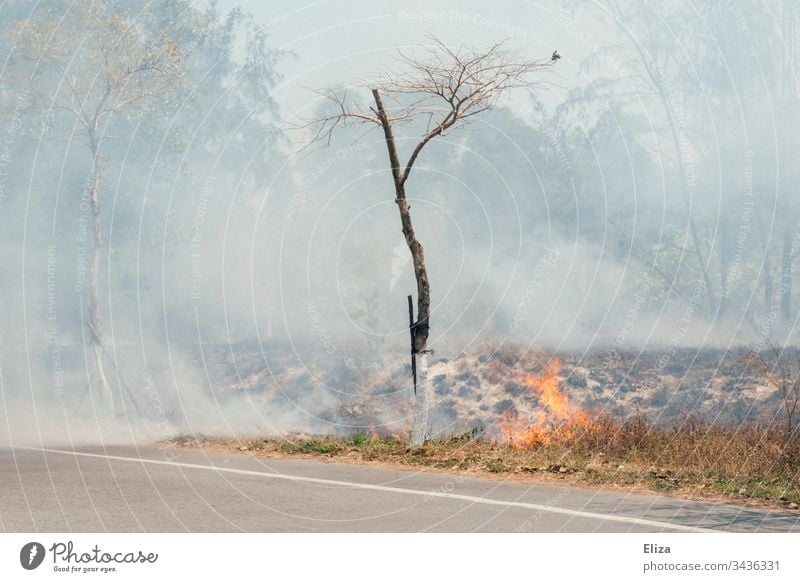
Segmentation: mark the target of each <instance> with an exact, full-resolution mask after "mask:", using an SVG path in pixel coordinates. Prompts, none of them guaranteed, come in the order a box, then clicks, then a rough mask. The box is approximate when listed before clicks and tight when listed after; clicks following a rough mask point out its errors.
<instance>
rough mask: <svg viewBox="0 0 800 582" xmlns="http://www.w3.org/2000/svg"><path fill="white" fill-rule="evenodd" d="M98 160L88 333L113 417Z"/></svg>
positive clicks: (93, 191) (93, 189)
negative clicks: (103, 300)
mask: <svg viewBox="0 0 800 582" xmlns="http://www.w3.org/2000/svg"><path fill="white" fill-rule="evenodd" d="M98 163H99V160H98V158H97V154H96V153H95V160H94V181H93V182H92V187H91V191H90V199H91V206H92V226H93V230H94V253H93V255H92V265H91V269H90V270H89V297H90V299H89V331H90V334H91V338H92V345H93V348H94V364H95V371H96V372H97V381H98V383H99V385H100V393H101V394H102V397H103V399H104V400H105V404H106V406H107V407H108V411H109V412H110V414H111V415H112V416H113V415H114V393H113V392H112V391H111V385H110V384H109V382H108V377H107V376H106V372H105V359H104V353H103V352H104V350H103V324H102V319H101V311H100V262H101V259H102V253H103V231H102V229H101V225H100V169H99V167H98Z"/></svg>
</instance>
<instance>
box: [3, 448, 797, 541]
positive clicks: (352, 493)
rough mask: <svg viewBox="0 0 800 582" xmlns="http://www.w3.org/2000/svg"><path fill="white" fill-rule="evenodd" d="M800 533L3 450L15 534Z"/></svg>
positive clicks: (312, 465)
mask: <svg viewBox="0 0 800 582" xmlns="http://www.w3.org/2000/svg"><path fill="white" fill-rule="evenodd" d="M704 530H717V531H722V530H728V531H759V532H762V531H763V532H778V531H781V532H784V531H785V532H788V531H794V532H800V515H798V514H797V513H784V512H780V511H762V510H754V509H745V508H741V507H737V506H732V505H720V504H712V503H701V502H694V501H684V500H681V499H676V498H669V497H662V496H656V495H634V494H629V493H619V492H609V491H593V490H588V489H579V488H572V487H559V486H551V485H531V484H526V483H519V482H514V481H510V480H493V479H481V478H474V477H464V476H460V475H453V474H444V473H425V472H416V471H405V470H399V469H394V468H386V467H376V466H365V465H354V464H344V463H328V462H322V461H316V460H305V459H269V458H259V457H251V456H249V455H246V454H223V453H209V452H206V451H202V450H197V449H180V448H169V447H166V446H162V447H160V448H159V447H158V446H155V445H151V446H144V447H136V446H119V447H106V448H100V447H94V448H92V447H86V448H80V449H77V450H75V451H72V450H69V449H68V448H48V449H37V448H23V447H13V448H12V447H9V446H6V445H0V531H6V532H34V531H46V532H55V531H58V532H96V531H99V532H106V531H107V532H184V531H190V532H227V531H233V532H684V531H686V532H690V531H704Z"/></svg>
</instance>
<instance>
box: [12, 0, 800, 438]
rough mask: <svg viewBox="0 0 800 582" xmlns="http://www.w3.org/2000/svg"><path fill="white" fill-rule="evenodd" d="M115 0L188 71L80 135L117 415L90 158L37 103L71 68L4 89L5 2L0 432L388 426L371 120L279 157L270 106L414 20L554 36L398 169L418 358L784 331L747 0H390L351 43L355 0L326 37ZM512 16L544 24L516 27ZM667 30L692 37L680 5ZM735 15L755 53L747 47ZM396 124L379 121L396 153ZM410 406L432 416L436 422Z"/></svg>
mask: <svg viewBox="0 0 800 582" xmlns="http://www.w3.org/2000/svg"><path fill="white" fill-rule="evenodd" d="M68 4H69V3H64V2H55V1H54V2H51V3H49V4H48V6H50V5H52V6H51V8H53V9H54V10H55V11H56V12H57V11H58V10H62V11H63V10H65V9H66V8H67V7H68ZM117 4H118V5H119V6H118V8H126V7H127V9H128V11H129V15H130V16H129V17H130V18H131V19H132V20H133V21H136V22H137V23H139V24H140V25H142V26H149V27H160V30H162V31H166V32H165V33H169V34H172V35H174V38H175V39H176V43H177V48H178V50H180V51H182V53H183V54H184V55H186V57H185V58H186V61H187V72H186V79H185V82H184V83H183V84H181V85H180V86H178V84H177V83H176V93H175V94H173V95H170V97H169V99H166V98H165V99H163V100H162V102H160V103H156V104H154V105H153V106H152V108H151V109H150V110H146V111H141V112H138V113H137V114H136V115H131V116H128V117H125V116H123V115H121V114H120V115H118V116H114V117H112V118H111V120H110V121H109V122H108V125H107V126H105V127H104V128H103V132H104V133H103V136H104V146H103V149H102V151H103V155H102V167H103V180H102V187H101V192H102V200H101V211H100V212H101V222H102V225H103V238H104V242H105V247H104V249H103V255H102V268H101V277H100V294H99V296H100V303H101V308H102V320H103V325H104V333H105V339H106V348H107V350H108V356H107V358H108V362H109V363H111V362H113V365H111V366H110V372H109V373H110V375H111V384H112V388H113V393H114V400H115V401H114V406H113V410H111V407H110V405H109V403H108V402H106V401H104V400H103V399H102V398H101V395H100V391H99V390H98V387H97V377H96V373H95V371H94V362H93V355H92V350H91V341H92V338H91V337H90V335H89V331H88V329H87V313H88V310H89V302H90V297H89V292H88V285H89V279H88V278H89V273H90V268H91V261H92V250H93V246H92V232H91V228H92V227H91V208H90V205H89V200H88V199H87V193H88V190H87V184H88V182H89V180H90V177H91V169H92V158H91V156H90V155H89V154H88V153H87V152H88V149H87V144H86V140H85V135H84V134H83V133H82V132H81V129H80V127H79V123H76V122H75V120H74V119H71V118H69V116H68V115H66V114H65V115H61V113H62V112H61V110H57V109H42V108H41V103H42V100H43V99H44V102H48V103H61V101H59V100H58V99H57V96H58V95H62V96H63V94H64V93H63V92H64V91H68V87H67V86H66V85H65V83H66V82H67V81H69V80H70V77H69V76H68V75H67V76H64V75H58V74H56V73H53V72H49V73H42V74H41V75H40V76H38V77H37V78H36V83H35V84H30V83H29V84H26V83H23V82H21V81H20V79H21V78H24V77H25V75H24V71H25V70H26V69H25V63H24V62H23V61H19V62H15V61H14V59H11V58H7V57H10V56H12V55H13V54H14V53H13V51H14V49H15V47H16V46H17V45H16V44H15V43H18V42H21V41H19V40H18V39H16V40H15V37H14V33H13V31H14V30H15V27H16V26H17V25H20V26H22V25H25V23H31V22H34V21H35V20H36V19H38V18H43V14H44V12H43V11H39V10H38V9H37V10H33V12H31V9H30V8H26V7H25V3H20V2H12V3H6V5H4V7H3V8H0V21H2V22H3V23H5V24H4V26H3V28H4V32H3V36H2V37H1V38H0V48H2V51H3V52H2V55H3V62H4V63H5V64H4V65H2V66H0V67H2V68H0V76H2V77H3V78H4V80H3V87H4V89H3V90H2V106H3V108H4V111H5V112H6V114H5V115H4V116H3V119H2V121H1V122H0V220H1V221H2V226H0V237H1V238H2V245H0V269H1V270H0V275H1V276H2V283H0V305H2V308H0V322H1V323H2V327H3V330H4V333H3V334H2V335H1V336H0V383H1V387H2V399H0V407H2V423H1V424H0V440H2V441H3V442H14V443H26V444H29V443H39V442H45V443H50V442H67V443H73V444H79V443H86V442H102V443H106V444H108V443H116V442H131V441H138V440H147V441H152V440H158V439H165V438H168V437H170V436H174V435H176V434H181V433H192V434H199V433H208V434H226V435H244V434H254V433H258V434H269V435H287V434H293V433H308V434H312V433H314V434H316V433H328V434H348V433H352V432H355V431H360V430H364V431H369V430H377V431H382V432H388V433H393V432H394V433H404V431H406V430H407V429H408V422H409V418H410V414H411V409H410V402H411V385H410V376H409V364H408V343H409V338H408V314H407V311H406V296H407V295H414V296H416V283H415V280H414V276H413V272H412V268H411V261H410V256H409V254H408V250H407V248H406V246H405V241H404V239H403V235H402V233H401V231H400V221H399V217H398V214H397V207H396V204H395V203H394V201H393V199H392V197H393V188H392V183H391V178H390V173H389V168H388V160H387V156H386V152H385V147H384V144H383V137H382V135H380V132H377V131H369V132H366V133H365V132H363V131H355V130H352V131H351V130H349V129H347V128H343V129H342V131H338V132H337V133H336V134H335V135H334V139H333V140H332V142H331V143H330V144H329V145H328V146H327V147H323V148H319V149H304V150H299V149H298V148H297V147H296V146H297V141H299V140H297V139H296V137H297V136H296V135H294V134H292V133H291V132H289V131H287V130H286V127H288V126H290V125H292V123H295V124H296V123H297V120H298V119H299V118H301V117H303V116H308V115H311V114H313V113H314V112H318V111H320V108H321V107H322V105H321V103H320V102H319V100H318V95H316V94H315V93H314V92H312V91H308V90H305V89H303V87H325V86H327V85H333V84H334V82H338V83H339V84H343V85H344V86H345V87H346V86H347V84H348V83H350V82H351V81H352V82H356V81H357V80H358V79H357V77H358V73H360V72H361V71H362V70H363V71H364V72H369V71H372V72H380V71H381V70H382V68H384V67H386V66H388V65H389V64H391V63H394V61H392V60H391V55H392V54H394V52H395V45H398V46H404V45H405V44H410V45H413V44H415V43H418V42H422V41H421V38H419V37H418V36H417V35H418V34H419V33H418V30H419V28H420V21H422V22H424V24H425V27H426V28H428V29H429V30H430V31H431V32H433V33H435V34H437V35H439V36H441V38H443V39H444V41H445V42H449V43H452V44H454V45H459V44H462V43H466V44H470V45H475V46H478V47H481V46H484V45H489V44H491V43H492V42H495V41H497V40H499V39H500V38H501V37H502V36H504V35H503V34H501V33H506V34H505V36H507V35H509V34H510V35H511V37H512V38H511V39H510V41H509V42H510V43H512V44H514V45H515V46H523V47H524V51H525V54H526V55H528V56H530V58H541V57H547V56H548V55H549V54H550V53H551V52H552V50H554V49H555V48H558V50H559V52H560V53H561V54H562V55H563V57H564V58H563V59H562V60H561V61H559V63H558V68H557V69H556V75H555V77H554V78H552V79H546V80H545V81H546V83H545V84H543V85H542V86H541V87H540V88H536V89H535V90H534V91H532V92H525V91H515V92H513V93H511V94H510V96H509V97H508V98H507V99H504V100H503V101H502V102H501V103H498V106H499V107H498V109H497V110H496V111H493V112H491V113H489V114H487V115H485V116H481V117H476V118H475V119H474V121H473V123H471V124H470V125H469V126H468V127H466V128H465V129H464V130H463V131H461V132H453V133H450V134H447V135H444V136H441V137H440V138H437V139H435V140H433V141H432V142H431V143H430V146H429V147H427V148H426V149H425V151H424V153H423V155H422V156H421V157H420V158H419V162H418V164H417V165H416V166H415V168H414V170H413V173H412V176H411V178H410V179H409V181H408V183H407V194H408V197H409V199H410V203H411V206H412V214H413V218H414V225H415V228H416V231H417V234H418V236H419V238H420V240H421V242H422V243H423V245H424V248H425V252H426V259H427V263H428V268H429V273H430V279H431V287H432V296H433V313H432V317H431V339H430V344H431V347H432V348H433V349H434V350H435V359H436V361H437V362H438V364H435V365H439V366H440V367H441V368H442V370H445V368H446V367H447V366H448V365H450V363H449V362H451V361H456V360H458V358H463V357H465V355H470V354H477V353H484V351H485V350H486V349H487V346H509V345H510V346H517V347H519V348H520V349H522V350H523V352H532V351H535V350H543V349H546V350H552V351H564V352H574V353H577V354H581V355H585V354H590V353H593V352H603V351H607V352H608V351H612V352H625V351H664V352H665V353H669V352H670V350H677V349H684V348H694V349H696V350H700V349H704V348H709V347H720V348H723V349H733V348H735V347H736V346H742V345H748V344H751V343H756V344H757V345H764V344H765V343H766V342H767V341H769V340H777V341H780V342H786V343H793V342H795V341H796V334H797V330H796V322H797V317H798V313H800V311H798V309H797V281H796V278H797V276H796V271H797V269H796V267H795V263H796V259H797V254H798V253H797V249H798V248H800V244H798V242H797V241H798V240H800V234H798V233H800V209H798V207H797V204H796V203H795V201H794V198H793V197H792V194H793V184H796V183H797V179H796V178H797V175H796V173H797V170H796V167H795V166H796V164H794V163H793V160H795V159H797V154H798V147H799V146H800V144H799V143H798V140H797V137H796V136H795V135H793V133H792V131H791V130H790V129H789V128H791V127H793V126H796V123H794V122H797V121H798V111H800V110H798V109H797V107H796V106H794V105H796V99H797V87H796V82H795V81H796V78H797V76H796V75H795V74H794V70H795V69H794V66H795V64H796V62H797V60H796V59H797V48H796V47H794V46H789V44H786V43H789V41H788V40H784V37H783V36H781V34H780V29H779V27H780V26H781V25H780V22H777V21H773V20H772V19H771V17H770V15H769V14H768V13H767V11H766V10H764V9H763V7H761V6H759V5H757V4H756V3H746V2H742V3H736V6H737V10H736V11H735V12H734V13H733V14H731V15H729V17H728V18H727V19H723V20H714V18H715V17H714V15H715V14H717V12H715V10H717V8H719V6H717V4H716V3H711V4H713V5H714V7H712V6H711V4H709V7H708V8H703V7H697V6H695V5H694V4H693V3H689V2H678V3H676V4H674V5H670V6H669V7H662V8H660V10H663V11H664V13H663V14H658V15H654V14H651V13H649V12H647V10H645V9H644V8H639V9H635V7H636V3H624V4H626V5H628V4H630V6H629V7H630V8H631V9H630V11H629V12H628V13H626V15H625V17H624V18H621V19H614V18H610V17H608V18H607V17H604V16H603V15H602V14H599V13H595V12H593V10H592V8H591V6H587V7H583V6H578V5H580V4H581V3H567V4H568V5H561V4H559V5H558V6H557V7H556V8H555V9H554V10H552V11H551V12H550V13H549V14H550V16H549V17H547V15H546V14H545V13H536V14H535V15H533V14H530V15H531V16H536V18H530V19H523V18H516V19H515V17H514V15H513V14H509V13H507V12H506V8H505V7H503V8H501V7H496V6H489V5H488V4H486V3H484V2H470V3H467V5H466V6H462V5H460V7H459V8H457V9H454V10H451V9H450V8H451V7H450V6H449V5H448V6H445V4H446V3H443V9H442V10H441V11H438V10H437V11H435V15H434V16H432V14H434V13H433V12H430V13H428V12H426V13H422V12H417V11H416V8H415V5H414V3H412V4H410V5H408V6H406V7H404V9H403V11H400V12H399V13H398V14H394V15H392V16H391V18H390V20H391V26H390V28H389V30H391V31H392V34H393V35H396V36H392V37H391V38H385V35H384V34H383V33H380V34H379V33H378V25H369V26H372V27H373V28H372V29H370V30H369V31H367V34H365V35H358V34H350V33H348V32H347V30H348V29H347V28H346V26H347V25H348V24H347V22H348V20H349V19H350V17H349V16H348V15H340V16H335V15H330V14H328V16H326V18H334V21H335V22H341V23H342V25H343V26H345V28H343V29H342V31H341V32H338V33H337V34H342V35H345V36H347V37H348V38H347V39H346V42H345V45H344V47H345V48H343V49H341V50H342V51H345V52H343V53H342V54H338V53H337V52H336V51H334V50H332V49H331V48H330V47H332V46H339V45H334V44H331V43H330V42H329V41H330V39H329V38H328V37H327V36H326V35H327V34H331V33H329V32H321V33H320V34H319V36H318V37H317V38H311V39H308V38H306V36H307V35H305V34H304V32H303V31H304V30H305V29H304V28H302V27H303V26H304V25H306V24H305V23H306V22H307V21H304V22H303V23H301V22H299V21H297V20H295V19H294V18H295V17H292V18H289V19H288V20H287V21H286V22H285V25H283V26H282V27H281V28H280V30H274V31H273V30H272V28H275V27H270V26H269V22H271V21H272V20H273V19H274V18H275V17H276V16H277V13H275V14H272V13H269V10H270V9H269V8H261V7H254V8H253V10H257V11H259V12H257V13H256V14H255V15H254V16H253V17H252V19H251V18H250V17H248V16H246V15H243V14H240V13H234V14H233V15H228V14H227V13H226V12H225V11H224V10H218V11H217V10H213V9H206V8H205V7H204V6H201V5H200V4H190V3H174V4H175V6H173V7H172V8H169V7H167V6H166V5H165V6H161V5H157V4H158V3H154V5H153V6H152V7H150V8H149V9H148V10H150V11H151V12H147V11H144V12H142V11H140V10H138V9H137V8H136V7H135V6H134V5H133V3H127V2H121V3H117ZM129 4H130V5H129ZM165 4H168V3H165ZM723 4H726V5H727V4H730V3H723ZM715 7H716V8H715ZM42 10H44V9H42ZM275 10H277V9H275ZM321 10H322V9H321ZM324 10H328V9H327V8H325V9H324ZM324 10H323V11H324ZM365 10H368V8H366V7H365ZM519 10H523V11H526V12H525V13H526V14H528V12H529V11H534V10H535V8H533V7H525V8H520V9H519ZM702 10H706V12H703V14H701V15H700V18H695V17H696V16H697V14H696V11H702ZM262 11H263V12H262ZM306 12H307V11H306ZM425 14H428V15H427V16H426V15H425ZM309 17H310V18H312V19H313V18H322V17H323V15H322V14H315V15H310V16H309ZM657 17H658V18H657ZM790 17H791V18H794V19H795V20H796V18H797V15H788V16H787V18H790ZM548 18H549V20H548ZM791 18H790V19H791ZM528 20H530V21H531V22H541V24H539V25H537V26H538V27H540V29H538V28H537V29H536V30H529V29H528V28H527V27H522V28H520V27H521V25H519V24H517V23H518V22H523V21H526V22H527V21H528ZM686 22H699V23H705V24H706V25H707V26H708V27H710V28H709V29H702V27H700V24H697V25H696V26H697V27H695V25H692V26H688V25H687V26H683V27H681V26H678V27H675V26H674V24H675V23H686ZM192 23H199V24H197V28H199V29H201V30H202V32H203V33H202V34H201V33H196V32H195V33H193V32H192V30H196V28H192V26H190V24H192ZM257 25H264V26H266V31H267V36H266V37H260V36H258V34H257V30H259V28H258V26H257ZM744 25H746V26H747V27H748V30H747V32H748V34H747V35H745V36H744V37H743V38H744V39H745V40H744V41H741V42H740V36H741V33H742V31H741V27H742V26H744ZM351 26H352V27H355V29H358V30H361V27H364V26H367V25H365V24H363V22H362V21H361V20H359V22H358V23H356V22H352V23H351ZM531 26H533V25H531ZM327 29H330V30H338V29H336V27H327V28H326V30H327ZM380 30H383V28H381V29H380ZM545 31H547V32H545ZM193 34H194V36H193ZM273 34H274V36H271V35H273ZM756 36H758V38H760V39H764V40H765V44H764V46H761V44H760V41H759V44H758V45H756V43H755V40H753V43H752V44H753V47H754V50H753V51H750V52H748V51H743V50H742V49H741V46H740V45H741V43H742V42H744V43H745V44H747V43H749V42H750V41H749V40H748V39H751V38H752V39H754V38H755V37H756ZM264 38H265V39H266V40H264ZM619 39H622V40H623V41H624V42H623V43H622V44H620V43H619V42H617V41H618V40H619ZM665 39H666V40H665ZM78 40H79V39H75V40H74V42H75V43H78ZM256 40H264V42H265V43H266V44H265V45H264V44H260V43H259V42H255V41H256ZM528 41H530V42H528ZM556 41H558V45H557V46H554V44H553V43H554V42H556ZM612 41H613V42H612ZM61 42H62V45H63V46H67V47H70V46H71V45H70V42H71V41H69V42H66V44H64V39H61ZM782 43H784V44H785V46H784V44H782ZM665 46H670V47H673V50H666V49H665V48H664V47H665ZM75 50H76V51H77V50H78V45H77V44H75ZM259 50H261V51H262V52H260V53H259V52H258V51H259ZM288 50H291V52H293V53H294V55H295V56H294V57H293V56H291V55H290V54H288ZM337 50H339V49H337ZM264 51H265V52H264ZM665 51H666V52H665ZM364 54H369V55H370V57H369V58H367V57H364V56H363V55H364ZM732 63H735V66H733V65H732ZM655 65H657V67H655ZM392 66H396V63H394V64H392ZM654 67H655V68H654ZM20 75H21V76H20ZM254 87H257V88H259V89H258V91H260V92H255V89H253V88H254ZM349 91H350V92H351V94H352V99H354V100H358V99H365V98H367V97H368V95H364V94H361V93H359V91H358V90H357V89H356V88H350V89H349ZM43 96H44V97H43ZM48 100H49V101H48ZM64 102H67V101H64ZM70 119H71V121H70ZM419 129H420V128H418V127H416V126H414V125H410V126H403V127H399V128H398V139H399V141H400V144H401V150H402V153H403V154H407V153H408V152H409V151H410V149H411V148H412V147H413V145H414V144H415V143H416V139H418V133H419ZM476 365H482V364H476ZM447 370H449V368H448V369H447ZM447 370H445V371H443V372H441V374H440V375H441V376H443V377H448V378H449V377H450V376H448V374H451V372H452V370H450V371H447ZM432 374H433V376H436V374H434V373H433V372H432ZM453 374H455V372H453ZM459 381H460V382H463V380H459ZM442 390H443V391H444V390H445V389H444V388H442ZM432 414H433V415H434V417H433V419H432V422H433V424H434V425H435V426H437V427H439V428H438V429H437V430H439V431H441V432H444V431H446V430H448V429H449V427H452V426H453V425H454V424H456V423H457V421H458V419H457V418H455V416H457V415H454V414H451V413H449V412H446V411H443V410H442V409H438V410H434V411H433V412H432ZM436 415H439V416H438V417H437V416H436Z"/></svg>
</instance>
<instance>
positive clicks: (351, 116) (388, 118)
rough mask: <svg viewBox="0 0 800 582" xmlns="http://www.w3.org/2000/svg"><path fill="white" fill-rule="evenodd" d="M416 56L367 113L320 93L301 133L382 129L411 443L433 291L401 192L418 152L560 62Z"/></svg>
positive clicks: (417, 425)
mask: <svg viewBox="0 0 800 582" xmlns="http://www.w3.org/2000/svg"><path fill="white" fill-rule="evenodd" d="M432 41H433V42H432V45H431V46H430V47H426V48H424V49H423V54H422V55H421V56H413V55H405V54H403V53H400V62H401V64H402V65H403V67H402V70H401V72H399V73H397V74H390V73H385V74H384V75H382V76H381V77H380V78H379V80H378V81H376V82H375V83H369V84H367V85H366V87H364V88H366V89H368V90H369V91H370V93H371V98H372V102H373V103H372V105H369V106H363V105H360V104H359V103H357V102H355V101H353V100H352V99H348V95H347V93H337V92H332V91H328V92H322V93H321V95H322V97H323V98H324V99H325V100H326V101H327V102H328V103H329V104H332V105H333V112H332V113H331V114H329V115H323V116H319V117H316V118H314V119H311V120H309V121H308V122H307V123H306V124H304V125H303V127H304V128H306V129H310V130H311V131H312V141H313V142H319V141H323V142H326V143H329V142H330V139H331V134H332V132H333V131H334V130H335V129H336V128H337V127H340V126H341V127H346V126H348V125H366V126H373V127H376V128H380V130H381V131H382V133H383V141H384V143H385V146H386V150H387V153H388V160H389V166H390V168H391V176H392V182H393V186H394V194H395V203H396V204H397V208H398V211H399V213H400V223H401V225H402V231H403V237H404V238H405V241H406V245H407V246H408V249H409V251H410V253H411V259H412V263H413V267H414V277H415V279H416V282H417V314H416V320H415V321H413V323H412V326H411V329H412V357H413V358H414V362H415V364H416V367H417V369H418V371H419V389H418V390H417V399H416V402H415V414H414V429H413V432H412V437H411V438H412V443H414V444H419V443H421V442H422V441H423V440H424V439H425V430H426V425H427V354H428V337H429V333H430V315H431V291H430V281H429V279H428V270H427V267H426V265H425V251H424V249H423V246H422V244H421V243H420V242H419V240H418V238H417V235H416V232H415V231H414V226H413V223H412V220H411V206H410V204H409V203H408V198H407V197H406V184H407V182H408V179H409V177H410V176H411V171H412V169H413V168H414V164H415V163H416V161H417V159H418V158H419V155H420V154H421V153H422V150H423V149H424V148H425V146H427V145H428V144H429V143H430V142H431V141H432V140H433V139H435V138H437V137H440V136H443V135H445V134H447V133H449V132H450V131H452V130H454V129H457V128H458V127H461V126H463V125H464V124H465V123H467V122H469V121H470V120H471V119H472V118H473V117H475V116H476V115H479V114H481V113H483V112H485V111H488V110H490V109H492V108H494V107H496V105H497V102H498V98H499V97H500V96H501V95H502V94H503V93H505V92H507V91H509V90H511V89H514V88H530V87H532V86H535V84H536V82H535V81H534V80H533V79H531V74H533V73H538V72H542V71H543V70H544V69H546V68H547V67H549V66H550V65H551V64H553V63H555V62H556V61H557V60H558V59H559V58H561V56H560V55H559V54H558V53H557V52H554V53H553V55H552V56H551V58H550V59H549V61H530V60H527V59H525V58H524V57H523V56H522V55H521V54H519V53H518V52H517V51H514V50H510V49H508V48H506V47H505V46H504V44H503V43H498V44H495V45H493V46H491V47H489V48H488V49H486V50H476V49H467V48H464V47H461V48H459V49H455V50H454V49H451V48H449V47H448V46H447V45H445V44H444V43H443V42H441V41H439V40H438V39H436V38H433V39H432ZM406 125H408V126H411V127H412V131H414V130H415V129H416V130H417V131H419V133H418V134H417V135H416V137H415V138H414V139H413V147H412V148H411V150H410V152H409V153H408V154H407V156H406V157H405V161H403V157H402V154H401V151H400V149H401V148H400V145H399V144H400V140H399V139H398V138H397V137H396V136H395V130H396V129H397V128H398V127H400V126H406Z"/></svg>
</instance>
